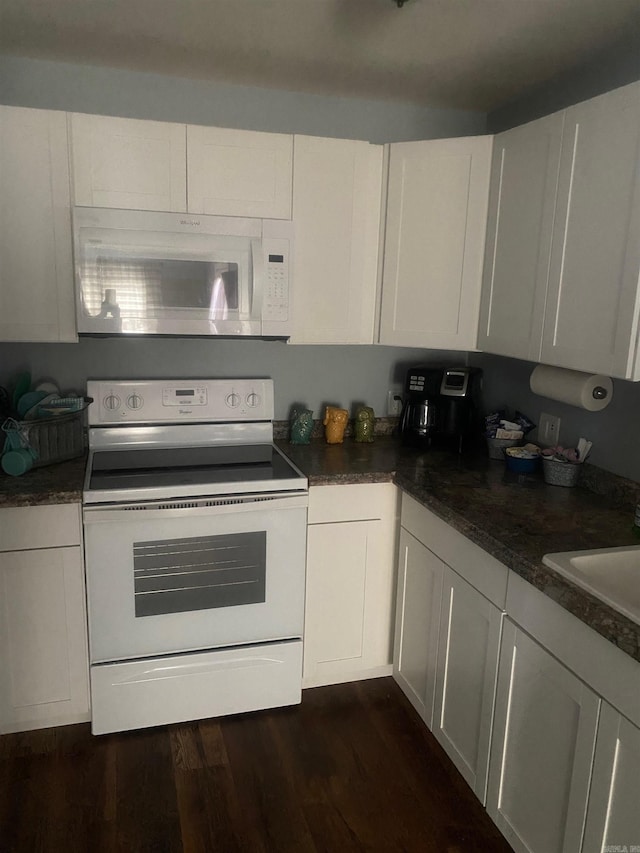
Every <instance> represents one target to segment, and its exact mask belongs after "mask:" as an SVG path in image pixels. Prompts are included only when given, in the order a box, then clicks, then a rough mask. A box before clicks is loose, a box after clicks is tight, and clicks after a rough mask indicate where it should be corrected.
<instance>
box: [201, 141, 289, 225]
mask: <svg viewBox="0 0 640 853" xmlns="http://www.w3.org/2000/svg"><path fill="white" fill-rule="evenodd" d="M292 155H293V137H292V136H289V135H287V134H283V133H258V132H255V131H249V130H230V129H228V128H221V127H200V126H197V125H189V126H188V127H187V162H188V164H189V166H188V182H187V183H188V198H189V212H190V213H213V214H219V215H220V216H256V217H262V218H265V219H291V174H292V162H293V156H292Z"/></svg>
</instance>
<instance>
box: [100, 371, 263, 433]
mask: <svg viewBox="0 0 640 853" xmlns="http://www.w3.org/2000/svg"><path fill="white" fill-rule="evenodd" d="M87 394H88V396H90V397H93V400H94V402H93V403H92V404H91V406H90V407H89V424H90V425H92V426H108V425H111V424H121V423H136V424H141V423H146V424H151V423H182V422H200V423H216V422H225V421H226V422H247V421H272V420H273V413H274V412H273V408H274V402H273V380H271V379H197V380H189V379H186V380H183V379H178V380H176V379H171V380H159V379H150V380H111V381H109V380H99V381H89V382H88V383H87Z"/></svg>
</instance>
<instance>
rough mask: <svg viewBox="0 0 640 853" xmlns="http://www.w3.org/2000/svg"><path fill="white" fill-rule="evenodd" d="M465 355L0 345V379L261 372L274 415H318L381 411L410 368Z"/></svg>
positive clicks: (108, 343)
mask: <svg viewBox="0 0 640 853" xmlns="http://www.w3.org/2000/svg"><path fill="white" fill-rule="evenodd" d="M465 359H466V354H465V353H447V352H431V353H429V352H428V351H426V350H416V349H408V348H402V347H392V348H389V347H383V346H349V347H347V346H308V347H307V346H291V345H289V344H286V343H284V342H282V341H257V340H215V339H212V340H208V339H202V338H163V339H153V338H149V339H142V338H122V339H119V338H118V339H115V338H83V339H82V340H81V341H80V343H79V344H0V383H2V384H5V385H9V386H11V385H12V384H13V382H14V381H15V377H16V375H17V374H18V373H19V372H20V371H23V370H29V371H30V373H31V376H32V379H33V381H34V382H37V381H39V380H42V379H47V378H52V379H54V380H55V381H56V382H57V383H58V384H59V386H60V387H61V390H66V391H69V390H74V391H76V392H78V393H83V392H84V388H85V385H86V381H87V379H132V378H140V379H143V378H144V379H154V378H162V379H170V378H176V379H179V378H183V379H198V378H202V377H211V378H216V377H219V378H225V377H234V376H256V377H260V376H266V377H270V378H272V379H274V381H275V407H276V418H277V419H278V420H283V419H285V418H288V416H289V410H290V407H291V404H292V403H305V404H306V405H307V406H308V407H309V408H311V409H313V411H314V413H315V417H321V415H322V412H323V407H324V405H325V404H326V403H333V404H336V405H340V406H342V407H344V408H348V409H349V410H350V411H353V408H354V405H355V404H357V403H366V404H367V405H369V406H373V409H374V411H375V413H376V415H378V416H379V417H380V416H384V415H386V413H387V412H386V405H387V389H389V388H390V387H392V386H393V385H396V384H400V385H401V384H402V382H403V379H404V375H405V373H406V370H407V368H409V367H411V366H414V365H416V364H424V363H425V362H434V363H437V362H440V363H446V364H464V363H465Z"/></svg>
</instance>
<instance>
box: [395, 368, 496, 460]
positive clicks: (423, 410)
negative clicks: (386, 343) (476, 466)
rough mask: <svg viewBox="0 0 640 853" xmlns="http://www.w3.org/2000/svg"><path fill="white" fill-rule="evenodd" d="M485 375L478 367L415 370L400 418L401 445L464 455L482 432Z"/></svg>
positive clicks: (410, 374) (409, 377)
mask: <svg viewBox="0 0 640 853" xmlns="http://www.w3.org/2000/svg"><path fill="white" fill-rule="evenodd" d="M481 392H482V371H481V370H480V369H479V368H475V367H412V368H411V369H410V370H409V371H408V372H407V377H406V380H405V386H404V404H403V407H402V413H401V415H400V435H401V438H402V443H403V444H407V445H411V446H413V447H420V448H422V449H428V448H429V447H431V446H437V447H450V448H451V449H453V450H456V451H457V452H459V453H460V452H462V449H463V446H466V445H467V444H470V443H471V442H472V441H474V440H476V439H477V437H478V436H479V434H480V431H481V417H482V405H481Z"/></svg>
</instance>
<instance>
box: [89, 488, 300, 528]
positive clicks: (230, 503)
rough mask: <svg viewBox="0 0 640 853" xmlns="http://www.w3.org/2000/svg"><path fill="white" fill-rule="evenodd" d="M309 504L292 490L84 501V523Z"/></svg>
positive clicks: (244, 511) (239, 512)
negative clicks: (165, 499) (130, 501)
mask: <svg viewBox="0 0 640 853" xmlns="http://www.w3.org/2000/svg"><path fill="white" fill-rule="evenodd" d="M308 506H309V494H308V492H291V493H287V492H285V493H282V494H278V495H277V496H276V495H264V494H261V495H255V496H242V497H232V496H229V497H228V498H194V499H193V500H188V499H180V500H175V501H171V500H168V501H138V502H132V503H118V504H85V505H84V507H83V517H84V522H85V524H92V523H99V522H112V521H128V522H142V521H150V520H151V519H154V520H157V519H162V518H166V519H170V518H185V517H187V516H188V517H197V516H207V515H208V516H223V515H239V514H244V513H247V512H271V511H272V510H276V509H277V510H286V509H298V508H300V507H304V508H306V507H308Z"/></svg>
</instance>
